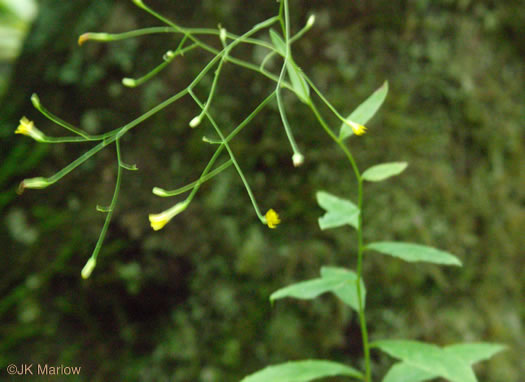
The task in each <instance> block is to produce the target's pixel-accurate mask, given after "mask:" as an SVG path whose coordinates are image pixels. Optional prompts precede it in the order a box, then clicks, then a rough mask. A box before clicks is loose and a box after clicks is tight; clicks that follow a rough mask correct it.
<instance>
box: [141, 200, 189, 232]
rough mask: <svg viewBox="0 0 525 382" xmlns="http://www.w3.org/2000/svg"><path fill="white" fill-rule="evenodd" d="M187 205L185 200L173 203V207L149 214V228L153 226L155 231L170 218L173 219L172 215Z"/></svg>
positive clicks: (178, 212)
mask: <svg viewBox="0 0 525 382" xmlns="http://www.w3.org/2000/svg"><path fill="white" fill-rule="evenodd" d="M187 206H188V204H187V203H186V202H181V203H177V204H175V205H174V206H173V207H171V208H170V209H168V210H166V211H163V212H161V213H160V214H150V215H149V222H150V224H151V228H153V229H154V230H155V231H158V230H160V229H162V228H163V227H164V226H165V225H166V224H167V223H168V222H169V221H170V220H171V219H173V217H175V216H176V215H178V214H180V213H181V212H182V211H184V210H185V209H186V207H187Z"/></svg>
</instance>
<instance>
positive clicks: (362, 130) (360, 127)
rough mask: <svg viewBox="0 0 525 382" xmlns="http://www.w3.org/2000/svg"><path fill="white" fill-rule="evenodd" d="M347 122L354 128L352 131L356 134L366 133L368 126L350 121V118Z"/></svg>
mask: <svg viewBox="0 0 525 382" xmlns="http://www.w3.org/2000/svg"><path fill="white" fill-rule="evenodd" d="M345 123H346V124H347V125H348V126H350V127H351V128H352V131H353V132H354V134H355V135H363V134H364V133H366V127H364V126H363V125H360V124H359V123H356V122H354V121H350V120H348V119H346V120H345Z"/></svg>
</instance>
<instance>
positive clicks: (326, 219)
mask: <svg viewBox="0 0 525 382" xmlns="http://www.w3.org/2000/svg"><path fill="white" fill-rule="evenodd" d="M316 196H317V203H319V206H321V207H322V208H323V209H325V210H326V213H325V214H324V215H323V216H322V217H320V218H319V227H320V228H321V229H322V230H325V229H330V228H337V227H341V226H343V225H346V224H348V225H351V226H352V227H354V228H357V224H358V217H359V209H358V208H357V206H356V205H355V204H354V203H352V202H351V201H349V200H346V199H342V198H339V197H337V196H335V195H332V194H330V193H328V192H325V191H319V192H317V195H316Z"/></svg>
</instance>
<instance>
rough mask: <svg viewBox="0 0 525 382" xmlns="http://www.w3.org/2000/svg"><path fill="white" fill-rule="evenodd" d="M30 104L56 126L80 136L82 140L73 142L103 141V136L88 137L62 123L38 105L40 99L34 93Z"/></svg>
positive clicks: (88, 135)
mask: <svg viewBox="0 0 525 382" xmlns="http://www.w3.org/2000/svg"><path fill="white" fill-rule="evenodd" d="M31 102H32V103H33V106H34V107H35V109H37V110H38V111H39V112H40V113H42V115H43V116H44V117H46V118H47V119H49V120H50V121H52V122H54V123H56V124H57V125H59V126H62V127H63V128H65V129H66V130H69V131H71V132H72V133H75V134H77V135H80V136H81V137H82V138H83V139H82V140H78V141H76V140H75V141H74V142H86V141H101V140H103V139H104V136H103V135H90V134H88V133H86V132H85V131H83V130H81V129H79V128H78V127H75V126H73V125H72V124H70V123H68V122H66V121H64V120H63V119H61V118H59V117H57V116H56V115H54V114H53V113H51V112H50V111H49V110H47V109H46V108H45V107H44V106H42V104H41V103H40V98H39V97H38V95H37V94H36V93H33V95H32V96H31ZM57 139H58V138H57ZM72 142H73V141H72ZM50 143H58V141H55V142H50Z"/></svg>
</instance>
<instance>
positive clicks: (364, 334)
mask: <svg viewBox="0 0 525 382" xmlns="http://www.w3.org/2000/svg"><path fill="white" fill-rule="evenodd" d="M308 106H310V108H311V109H312V112H313V113H314V115H315V116H316V118H317V120H318V121H319V123H320V124H321V126H322V127H323V129H324V130H325V131H326V133H327V134H328V135H329V136H330V138H332V139H333V140H334V142H335V143H337V145H338V146H339V147H340V148H341V150H342V151H343V152H344V153H345V155H346V157H347V159H348V161H349V162H350V165H351V166H352V169H353V170H354V174H355V177H356V179H357V184H358V187H357V194H358V195H357V199H358V208H359V217H358V224H357V246H358V247H357V280H356V286H357V299H358V305H359V312H358V314H359V326H360V327H361V337H362V339H363V353H364V357H365V375H366V379H365V382H371V381H372V380H371V376H372V372H371V367H370V344H369V342H368V328H367V324H366V314H365V307H364V301H363V300H362V297H361V293H362V290H361V280H362V279H363V250H364V246H363V178H362V176H361V173H360V172H359V168H358V167H357V164H356V162H355V159H354V156H353V155H352V153H351V152H350V150H349V149H348V147H347V146H346V145H345V144H344V142H343V141H342V140H341V139H339V138H338V137H337V135H335V133H334V132H333V131H332V130H331V129H330V127H329V126H328V124H327V123H326V122H325V120H324V119H323V117H322V116H321V114H320V113H319V110H318V109H317V107H316V106H315V105H314V103H313V101H311V100H310V102H309V103H308Z"/></svg>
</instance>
